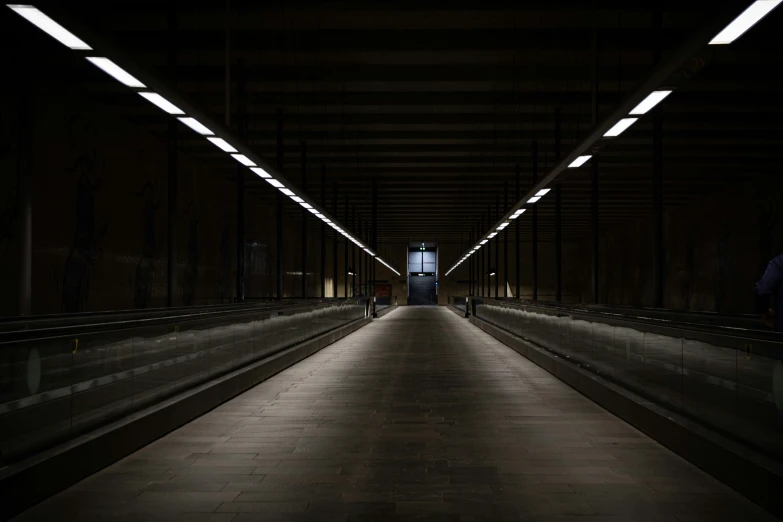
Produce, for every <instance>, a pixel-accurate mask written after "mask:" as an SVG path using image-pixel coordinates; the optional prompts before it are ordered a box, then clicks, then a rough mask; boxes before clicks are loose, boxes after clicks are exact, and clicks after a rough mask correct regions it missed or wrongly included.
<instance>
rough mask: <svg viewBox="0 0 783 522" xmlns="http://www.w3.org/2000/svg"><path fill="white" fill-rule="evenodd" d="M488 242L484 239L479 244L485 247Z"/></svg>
mask: <svg viewBox="0 0 783 522" xmlns="http://www.w3.org/2000/svg"><path fill="white" fill-rule="evenodd" d="M488 241H489V239H484V240H482V241H481V244H482V245H485V244H486V243H487V242H488Z"/></svg>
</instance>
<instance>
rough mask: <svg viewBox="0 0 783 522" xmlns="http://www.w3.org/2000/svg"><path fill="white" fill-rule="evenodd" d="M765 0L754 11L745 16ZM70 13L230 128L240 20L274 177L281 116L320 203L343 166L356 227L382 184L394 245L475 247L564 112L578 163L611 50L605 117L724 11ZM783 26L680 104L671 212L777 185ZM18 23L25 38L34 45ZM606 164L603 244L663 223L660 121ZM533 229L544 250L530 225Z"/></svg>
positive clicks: (571, 217)
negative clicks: (742, 188)
mask: <svg viewBox="0 0 783 522" xmlns="http://www.w3.org/2000/svg"><path fill="white" fill-rule="evenodd" d="M747 3H748V2H737V5H738V6H739V7H738V10H737V12H739V11H741V9H742V6H744V5H747ZM71 4H72V5H71V6H69V9H70V10H71V11H72V12H73V14H74V16H78V17H79V18H80V19H81V20H83V21H84V22H85V23H87V24H89V25H90V26H91V27H92V28H94V29H96V30H98V31H100V32H101V34H102V35H103V36H105V37H106V39H107V40H108V41H110V42H112V43H113V44H115V45H116V46H117V47H118V48H119V49H121V50H122V51H123V52H125V53H127V55H128V56H130V57H131V58H132V59H134V60H135V61H136V63H137V64H138V65H140V66H142V67H144V68H146V69H148V70H150V71H153V72H155V73H156V74H158V75H159V76H160V77H161V78H164V79H166V80H168V81H170V82H173V83H175V84H176V87H177V89H178V90H179V92H180V93H181V94H182V96H183V97H184V98H185V99H187V100H189V101H190V102H191V103H192V104H194V105H195V106H197V107H199V108H201V109H202V110H203V111H205V112H207V113H208V114H209V115H211V116H213V117H214V118H215V119H217V120H219V121H223V120H224V118H225V101H226V96H225V88H226V83H225V82H226V42H227V27H229V26H230V31H229V38H228V40H229V41H230V48H231V52H230V63H231V68H230V79H231V87H230V101H229V106H230V111H231V115H230V125H231V126H232V127H234V126H235V125H236V122H237V111H238V110H243V111H246V113H247V136H246V139H247V141H248V143H249V144H250V145H251V146H252V148H253V149H254V150H255V151H256V152H258V153H259V154H261V155H262V156H264V157H266V158H267V159H268V160H269V161H270V162H271V163H274V158H275V146H276V145H275V143H276V136H277V135H276V126H277V111H278V109H282V111H283V120H284V136H285V164H284V168H285V173H286V176H287V177H288V178H289V179H291V180H293V181H295V182H298V181H299V179H300V163H299V162H300V152H301V145H300V142H302V141H306V142H307V148H308V164H309V166H310V171H309V172H310V174H309V184H308V190H309V191H310V193H311V194H312V195H314V196H316V197H318V195H319V194H320V178H321V174H320V172H321V166H322V165H326V172H327V183H328V185H329V191H328V194H329V198H331V187H332V184H333V183H337V184H338V186H339V192H340V212H339V216H338V217H339V218H340V219H342V218H343V216H342V198H343V197H345V196H346V195H348V197H349V198H350V201H351V203H352V204H355V205H356V207H357V214H358V215H360V216H363V217H364V218H365V219H368V218H369V216H370V212H371V211H370V206H371V199H370V183H371V180H376V181H377V186H378V193H379V203H378V220H379V241H380V242H387V241H408V240H414V239H427V240H437V241H466V240H467V234H468V232H469V231H470V230H471V227H472V229H473V230H475V226H476V224H477V222H478V219H479V215H480V214H481V213H484V214H486V211H487V209H488V207H489V206H491V207H492V208H493V213H494V207H495V202H496V198H499V201H500V204H501V206H502V205H503V198H504V184H505V183H508V184H509V187H510V188H511V190H510V194H509V203H512V202H513V200H514V198H513V186H514V179H515V174H514V172H515V165H516V164H519V165H520V171H521V180H522V191H523V193H524V190H525V188H526V187H529V185H530V176H531V143H532V142H533V141H536V142H537V143H538V150H539V173H540V174H543V173H545V172H546V170H547V169H548V167H551V166H552V165H553V164H554V159H555V146H554V142H555V119H556V112H557V111H558V110H559V111H560V114H561V116H560V119H561V126H562V137H561V140H562V152H563V154H566V153H568V152H570V150H571V149H572V147H573V146H574V145H575V144H576V143H577V141H578V140H580V139H582V138H584V136H585V135H586V134H587V133H588V131H589V129H590V128H591V126H592V123H593V113H592V102H591V99H592V98H591V89H592V78H593V73H594V68H593V63H594V62H593V60H594V58H593V57H594V54H593V53H594V51H593V42H595V47H596V52H597V56H596V62H597V67H596V69H595V74H596V75H597V78H598V114H597V116H598V118H599V119H600V118H601V117H602V116H604V115H606V114H608V113H609V112H610V111H611V110H612V108H613V107H615V105H616V104H617V103H619V102H620V100H621V99H622V98H623V97H624V96H625V95H627V94H628V93H629V92H631V91H632V90H633V89H634V87H635V86H636V84H637V82H639V81H640V80H641V79H642V78H644V77H645V75H646V74H648V73H649V72H650V71H651V70H652V69H653V68H654V66H655V48H656V46H657V45H658V43H657V42H659V41H660V46H661V51H662V54H663V56H664V57H665V56H666V54H667V52H669V51H670V50H671V49H674V48H675V47H676V46H677V45H678V43H679V42H680V41H681V40H682V39H684V38H687V37H688V36H689V35H690V34H692V33H693V32H694V31H695V30H696V29H697V28H699V27H700V25H701V24H703V23H704V20H705V19H706V18H707V17H709V15H710V11H711V4H710V3H709V2H684V1H680V2H649V1H636V2H595V7H594V6H593V2H590V1H565V0H564V1H538V2H516V3H514V4H508V3H506V4H499V3H493V2H480V3H479V2H470V3H467V2H463V3H460V2H448V3H447V2H437V3H427V2H416V3H414V2H406V3H380V2H362V3H356V4H346V3H320V2H310V3H299V2H248V1H245V2H242V1H239V0H231V3H230V7H229V9H230V24H228V25H227V18H226V13H227V4H226V2H221V1H211V2H205V1H196V2H184V1H180V2H166V1H157V2H150V1H138V0H134V1H132V2H131V1H126V0H113V1H111V2H103V3H92V2H91V3H89V4H88V3H87V2H78V1H75V2H71ZM509 5H511V6H512V7H509ZM657 10H660V17H661V18H660V19H661V27H660V30H658V29H657V28H656V24H655V19H656V15H655V13H656V11H657ZM172 22H173V27H172ZM782 22H783V9H779V10H778V11H777V12H773V13H772V14H771V15H770V16H769V17H768V18H767V19H765V20H764V21H763V22H762V23H760V24H759V25H758V26H757V27H756V28H754V29H753V30H752V31H751V32H749V33H748V34H747V35H745V36H744V37H742V38H741V39H740V40H739V41H737V42H736V43H735V44H733V45H731V46H727V47H721V48H710V49H706V50H705V54H704V56H703V63H705V64H706V67H704V69H703V70H701V71H699V73H698V75H696V76H695V77H694V78H693V79H691V80H690V81H688V82H686V83H685V84H684V85H683V87H682V88H681V89H679V90H678V91H677V92H675V94H674V95H673V96H671V97H670V98H669V99H668V100H666V102H665V103H664V106H663V161H664V200H665V204H666V205H676V204H682V203H685V202H688V201H693V200H695V199H697V198H699V197H701V196H703V195H704V194H708V193H711V192H714V191H718V190H721V189H724V188H725V187H727V186H729V185H731V184H732V183H737V182H739V181H742V180H745V179H747V178H748V177H753V176H765V175H770V173H771V172H773V171H774V168H775V166H776V164H778V163H779V160H780V159H781V155H783V154H782V153H781V147H780V144H781V142H782V141H783V129H782V128H781V123H780V122H781V119H780V113H781V110H782V109H783V102H781V98H780V93H781V87H782V84H781V80H780V79H779V78H780V75H779V74H778V70H779V69H780V66H781V65H783V57H782V54H783V53H780V52H779V50H780V47H779V38H778V32H779V29H780V28H781V23H782ZM18 25H19V27H17V28H16V30H17V31H19V32H25V35H24V37H25V38H28V37H30V35H29V34H27V33H32V32H34V31H36V29H34V28H32V27H30V26H28V25H27V24H25V25H24V26H22V25H21V24H18ZM37 37H39V38H46V37H45V36H37ZM172 52H173V56H175V58H176V60H175V62H176V65H175V66H174V67H172V66H171V65H170V57H171V56H172V54H171V53H172ZM84 67H86V68H88V67H89V65H85V66H84ZM86 78H87V81H85V83H84V88H85V89H88V90H89V91H91V92H92V93H94V94H95V96H96V97H98V98H99V99H100V100H101V101H102V103H105V104H107V105H111V106H116V107H121V108H122V109H123V110H124V111H125V112H126V114H127V115H128V117H129V118H131V119H133V120H135V121H137V122H139V123H140V124H144V125H147V126H149V127H150V129H151V130H153V132H157V133H161V134H165V131H166V124H167V119H166V118H165V117H164V116H162V115H161V114H160V113H159V111H157V109H155V108H154V107H152V106H150V105H148V104H145V103H144V102H138V101H137V100H136V99H135V98H134V97H133V96H132V95H131V94H128V92H127V91H124V90H123V89H122V88H121V87H120V86H116V85H115V84H114V83H112V82H110V81H109V80H106V78H105V77H104V76H103V75H102V73H100V72H95V73H94V74H91V75H88V76H86ZM240 91H244V95H242V94H239V93H240ZM136 98H137V97H136ZM772 114H777V116H771V115H772ZM180 133H181V135H180V139H181V141H180V146H181V148H182V149H184V150H186V151H187V152H188V153H189V154H191V155H192V156H194V157H197V158H199V159H200V160H202V161H203V162H204V163H206V164H210V165H212V166H213V167H214V171H215V173H216V175H221V176H224V177H226V178H230V179H233V177H234V176H235V175H236V166H235V164H234V163H233V162H232V160H231V159H225V158H226V157H225V155H222V154H220V153H219V152H218V151H217V150H216V149H215V148H214V147H212V146H211V145H209V144H207V143H206V142H205V141H204V140H201V139H199V138H198V137H197V136H196V135H195V134H193V133H192V132H190V131H189V130H187V129H186V128H184V127H182V128H181V129H180ZM599 165H600V167H599V169H600V202H601V203H600V205H601V206H600V223H601V227H602V228H603V229H604V230H606V229H607V228H609V227H612V226H615V225H616V224H618V223H622V222H627V221H629V220H633V219H635V218H643V217H645V216H648V215H650V213H651V209H652V120H651V118H649V117H647V118H645V119H642V120H641V121H640V122H639V123H637V124H636V125H635V126H634V127H632V128H631V129H630V130H629V131H627V132H626V133H625V134H624V135H623V136H622V137H621V138H619V139H618V140H617V143H616V144H614V145H613V146H612V147H611V148H610V149H607V150H606V151H605V153H602V154H601V156H600V164H599ZM589 173H590V170H589V168H585V169H580V170H578V171H576V172H575V173H570V175H569V176H568V177H567V178H564V179H563V181H562V194H563V234H564V238H565V239H566V240H573V239H578V238H580V237H582V236H585V235H586V234H588V233H589V230H590V174H589ZM248 183H249V188H250V190H252V192H253V199H252V200H251V201H252V204H260V205H263V204H271V203H272V202H273V201H274V199H273V198H274V197H275V194H274V191H273V190H272V189H270V188H269V187H268V186H267V185H266V184H265V183H263V182H262V181H261V180H259V179H257V178H253V179H250V178H248ZM288 206H289V207H290V208H289V209H288V210H289V211H290V212H298V208H297V206H296V205H294V204H290V205H288ZM328 208H331V203H329V204H328ZM501 212H502V209H501ZM493 222H494V219H493ZM521 222H522V238H523V239H527V238H529V237H530V219H524V216H523V219H522V220H521ZM539 226H540V231H541V232H540V238H541V239H542V240H543V241H547V240H551V238H552V237H553V235H554V198H545V199H544V200H543V201H542V203H541V204H540V218H539ZM511 228H512V229H513V227H511ZM482 232H483V230H482ZM447 261H449V260H447Z"/></svg>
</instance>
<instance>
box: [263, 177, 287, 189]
mask: <svg viewBox="0 0 783 522" xmlns="http://www.w3.org/2000/svg"><path fill="white" fill-rule="evenodd" d="M266 182H267V183H269V184H270V185H272V186H273V187H275V188H284V187H285V185H283V184H282V183H280V182H279V181H277V180H276V179H275V178H266Z"/></svg>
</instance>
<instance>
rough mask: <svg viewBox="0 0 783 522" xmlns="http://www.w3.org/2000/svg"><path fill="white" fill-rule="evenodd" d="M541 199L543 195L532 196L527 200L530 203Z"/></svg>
mask: <svg viewBox="0 0 783 522" xmlns="http://www.w3.org/2000/svg"><path fill="white" fill-rule="evenodd" d="M539 199H541V196H533V197H532V198H530V199H528V200H527V202H528V203H535V202H537V201H538V200H539Z"/></svg>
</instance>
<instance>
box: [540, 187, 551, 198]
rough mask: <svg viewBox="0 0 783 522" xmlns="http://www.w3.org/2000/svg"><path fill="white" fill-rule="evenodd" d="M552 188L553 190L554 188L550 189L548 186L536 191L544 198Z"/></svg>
mask: <svg viewBox="0 0 783 522" xmlns="http://www.w3.org/2000/svg"><path fill="white" fill-rule="evenodd" d="M550 190H552V189H548V188H545V189H541V190H539V191H538V192H536V196H538V197H539V198H543V197H544V196H546V195H547V194H549V191H550Z"/></svg>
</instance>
